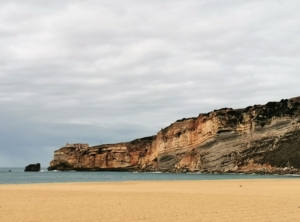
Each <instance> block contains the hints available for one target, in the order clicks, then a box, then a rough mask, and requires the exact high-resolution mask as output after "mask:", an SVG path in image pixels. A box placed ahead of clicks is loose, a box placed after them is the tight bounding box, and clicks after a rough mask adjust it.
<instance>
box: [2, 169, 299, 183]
mask: <svg viewBox="0 0 300 222" xmlns="http://www.w3.org/2000/svg"><path fill="white" fill-rule="evenodd" d="M296 178H297V179H300V175H257V174H201V173H163V172H151V173H150V172H149V173H137V172H108V171H95V172H91V171H85V172H83V171H47V169H46V168H42V170H41V171H40V172H24V168H0V184H31V183H66V182H116V181H138V180H148V181H149V180H235V179H296Z"/></svg>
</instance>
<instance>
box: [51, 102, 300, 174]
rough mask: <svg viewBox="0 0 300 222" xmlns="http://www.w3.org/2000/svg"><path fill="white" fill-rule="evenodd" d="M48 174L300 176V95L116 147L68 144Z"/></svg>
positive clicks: (202, 118) (183, 123)
mask: <svg viewBox="0 0 300 222" xmlns="http://www.w3.org/2000/svg"><path fill="white" fill-rule="evenodd" d="M48 170H78V171H79V170H80V171H97V170H107V171H108V170H109V171H112V170H114V171H168V172H217V173H230V172H234V173H237V172H239V173H271V174H275V173H278V174H284V173H297V174H300V97H296V98H291V99H282V100H281V101H279V102H269V103H267V104H265V105H254V106H249V107H247V108H243V109H231V108H222V109H219V110H214V111H213V112H209V113H205V114H199V116H198V117H194V118H187V119H185V118H184V119H181V120H177V121H176V122H174V123H172V124H171V125H170V126H168V127H166V128H164V129H162V130H160V131H159V132H158V133H157V134H156V135H154V136H149V137H145V138H140V139H136V140H133V141H131V142H123V143H116V144H101V145H96V146H89V145H88V144H80V143H78V144H66V145H65V146H64V147H62V148H60V149H58V150H56V151H55V152H54V158H53V160H52V161H51V162H50V166H49V168H48Z"/></svg>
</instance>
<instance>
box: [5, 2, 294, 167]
mask: <svg viewBox="0 0 300 222" xmlns="http://www.w3.org/2000/svg"><path fill="white" fill-rule="evenodd" d="M299 10H300V1H298V0H286V1H283V0H282V1H281V0H277V1H276V0H259V1H258V0H257V1H255V0H253V1H248V0H226V1H224V0H210V1H208V0H207V1H205V0H189V1H186V0H180V1H179V0H164V1H161V0H145V1H140V0H116V1H111V0H107V1H106V0H85V1H77V0H52V1H40V0H19V1H18V0H12V1H6V0H0V141H1V143H0V167H13V166H15V167H25V166H26V165H28V164H30V163H37V162H39V163H41V165H42V167H48V166H49V162H50V161H51V160H52V158H53V153H54V151H55V150H57V149H59V148H60V147H62V146H64V145H65V144H66V143H89V144H90V145H97V144H102V143H116V142H123V141H130V140H133V139H136V138H140V137H145V136H150V135H155V134H156V133H157V132H158V131H159V130H160V129H161V128H164V127H166V126H168V125H170V124H171V123H173V122H175V121H176V120H178V119H182V118H187V117H196V116H198V115H199V113H206V112H209V111H212V110H214V109H220V108H223V107H231V108H243V107H247V106H249V105H254V104H265V103H267V102H269V101H279V100H281V99H286V98H292V97H296V96H300V87H299V83H300V74H299V70H300V62H299V61H300V13H299Z"/></svg>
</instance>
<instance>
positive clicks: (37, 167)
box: [24, 163, 41, 172]
mask: <svg viewBox="0 0 300 222" xmlns="http://www.w3.org/2000/svg"><path fill="white" fill-rule="evenodd" d="M40 170H41V164H40V163H37V164H29V165H28V166H26V167H25V170H24V171H31V172H38V171H40Z"/></svg>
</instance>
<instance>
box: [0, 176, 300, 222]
mask: <svg viewBox="0 0 300 222" xmlns="http://www.w3.org/2000/svg"><path fill="white" fill-rule="evenodd" d="M299 187H300V180H287V179H253V180H249V179H246V180H244V179H241V180H236V179H235V180H177V181H117V182H75V183H74V182H71V183H41V184H18V185H17V184H1V185H0V218H2V220H3V221H8V222H12V221H42V222H43V221H44V222H48V221H101V222H106V221H107V222H111V221H113V222H119V221H120V222H121V221H125V222H126V221H128V222H129V221H152V222H156V221H157V222H158V221H178V222H182V221H187V222H192V221H228V222H229V221H246V222H248V221H249V222H250V221H272V222H274V221H278V222H279V221H280V222H281V221H298V220H299V218H300V201H299V199H300V189H299Z"/></svg>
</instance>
